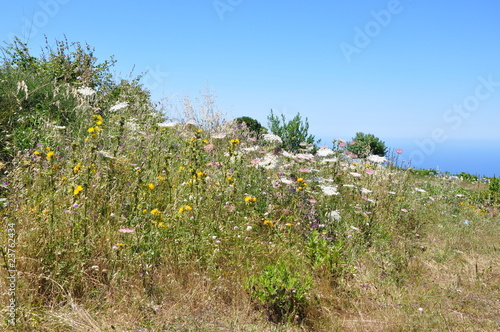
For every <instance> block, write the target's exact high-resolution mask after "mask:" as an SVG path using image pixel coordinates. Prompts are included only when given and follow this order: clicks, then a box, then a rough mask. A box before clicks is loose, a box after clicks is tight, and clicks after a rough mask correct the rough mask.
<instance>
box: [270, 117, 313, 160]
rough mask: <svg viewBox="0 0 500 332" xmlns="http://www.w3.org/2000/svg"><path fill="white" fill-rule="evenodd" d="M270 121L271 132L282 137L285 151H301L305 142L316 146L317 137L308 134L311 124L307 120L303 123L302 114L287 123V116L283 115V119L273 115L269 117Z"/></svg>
mask: <svg viewBox="0 0 500 332" xmlns="http://www.w3.org/2000/svg"><path fill="white" fill-rule="evenodd" d="M267 119H268V121H269V124H268V126H269V130H270V131H271V133H273V134H274V135H277V136H279V137H281V139H282V141H283V146H284V147H285V149H287V150H290V151H296V150H299V149H300V143H302V142H305V143H309V144H315V143H316V141H315V137H314V136H313V135H310V134H309V133H308V131H309V122H308V120H307V118H306V119H305V120H304V121H302V118H301V116H300V113H297V115H296V116H295V117H294V118H293V119H292V120H290V121H286V118H285V115H283V114H281V118H280V117H278V116H276V115H274V114H273V110H271V114H270V115H269V116H268V117H267Z"/></svg>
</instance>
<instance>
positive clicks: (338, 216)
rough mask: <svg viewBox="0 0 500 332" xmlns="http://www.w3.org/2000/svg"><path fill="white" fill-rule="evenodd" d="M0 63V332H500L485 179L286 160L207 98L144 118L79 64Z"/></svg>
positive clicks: (147, 111) (51, 56) (102, 69)
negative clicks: (0, 330) (1, 331)
mask: <svg viewBox="0 0 500 332" xmlns="http://www.w3.org/2000/svg"><path fill="white" fill-rule="evenodd" d="M8 50H10V53H9V52H7V55H6V57H5V59H4V65H3V67H2V69H1V71H0V75H1V76H0V89H1V93H2V94H1V95H2V97H1V98H2V99H1V103H0V104H1V105H2V110H3V111H2V112H3V113H2V114H1V118H0V120H1V121H2V124H3V125H2V137H1V142H0V143H1V144H2V146H1V147H2V160H3V161H2V163H1V164H0V168H1V170H0V172H2V174H1V183H2V184H1V188H0V197H1V205H0V213H1V216H2V219H1V220H2V231H1V233H0V238H1V239H0V243H2V255H3V260H2V265H3V268H2V269H0V271H1V272H0V275H1V281H0V283H1V285H2V287H1V289H2V293H1V294H0V302H1V303H2V304H3V305H2V318H3V319H2V322H0V326H1V327H2V328H6V329H11V330H17V331H115V330H117V331H132V330H134V331H412V330H413V331H433V330H435V331H496V330H499V329H500V319H499V318H498V312H500V286H499V285H500V245H499V243H500V217H499V210H498V206H499V205H498V202H499V200H498V197H499V188H498V187H499V182H498V181H497V179H484V180H482V181H479V180H476V179H466V180H463V179H460V178H457V177H452V176H444V175H439V174H438V175H434V174H426V173H425V172H423V171H415V170H412V169H406V168H401V167H398V163H397V158H396V157H394V158H392V160H391V161H390V162H388V161H384V160H382V159H380V158H371V159H370V158H368V159H366V160H356V161H355V160H353V159H351V157H349V153H346V150H345V146H344V144H343V142H341V141H336V142H334V143H333V147H331V148H329V149H324V148H323V149H319V150H318V151H316V152H315V154H312V153H311V152H312V151H311V149H310V147H308V146H307V145H304V146H303V150H302V151H297V152H295V153H291V152H288V151H285V150H283V149H281V148H280V147H279V142H278V140H277V139H272V137H269V136H267V135H264V136H263V137H260V136H259V138H256V137H254V136H253V135H252V133H251V132H250V131H248V130H246V129H245V128H244V127H242V126H241V125H240V124H237V123H235V122H224V121H222V118H221V117H220V115H219V114H218V113H217V112H216V111H215V110H214V106H213V101H212V100H211V99H210V98H206V99H205V100H204V101H203V102H201V103H199V104H196V103H191V102H190V101H189V100H185V101H184V105H183V108H182V110H181V111H180V112H179V111H177V110H174V109H170V108H159V107H158V106H155V105H153V103H151V101H150V100H149V96H148V93H147V91H144V90H143V89H142V88H141V86H140V84H139V80H131V81H121V82H118V83H117V82H113V80H112V79H111V78H110V77H109V75H108V69H109V67H110V66H111V65H112V63H104V64H97V62H96V59H94V58H93V56H92V50H91V49H89V48H84V47H81V46H80V45H78V44H68V43H60V44H58V45H57V47H56V48H55V49H54V50H49V51H47V54H46V55H45V56H44V57H42V58H33V57H31V56H30V55H29V51H28V50H27V47H26V45H22V44H20V43H18V44H16V45H13V46H12V47H11V48H10V49H8ZM270 138H271V139H270ZM396 155H397V154H396ZM377 159H380V160H377ZM374 161H378V163H377V162H374ZM13 313H15V316H14V314H13ZM14 318H15V319H14ZM13 322H15V325H14V326H13V325H12V324H11V323H13Z"/></svg>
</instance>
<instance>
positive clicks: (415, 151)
mask: <svg viewBox="0 0 500 332" xmlns="http://www.w3.org/2000/svg"><path fill="white" fill-rule="evenodd" d="M0 4H1V5H2V11H1V12H0V33H1V35H2V38H3V40H9V39H10V38H11V37H12V35H18V36H20V37H21V38H22V39H23V40H25V41H26V40H27V41H28V42H29V45H30V46H31V47H32V48H33V50H35V51H36V49H38V48H40V46H43V45H44V36H45V35H46V36H47V37H48V39H49V41H50V42H53V41H54V40H55V39H59V40H60V39H62V38H63V37H64V35H66V37H67V38H68V40H69V41H79V42H88V43H89V44H90V45H91V46H93V47H95V49H96V54H97V56H98V57H99V58H100V59H101V60H102V61H104V60H106V59H108V58H109V56H111V55H114V56H115V58H116V60H118V63H117V65H116V66H115V69H116V71H117V75H119V76H122V77H126V76H127V75H128V74H129V73H130V71H131V70H132V69H133V68H134V73H136V74H139V73H141V72H144V71H147V70H149V74H148V75H146V76H145V78H144V83H145V85H146V87H148V88H150V89H151V91H152V94H153V97H154V98H155V99H160V98H162V97H174V96H184V95H189V96H191V97H193V98H194V97H197V96H199V92H200V91H202V90H204V89H205V88H206V87H207V86H208V87H209V88H210V89H212V90H214V91H215V95H217V105H218V106H219V108H220V109H221V111H223V112H224V113H226V114H227V115H228V117H229V118H234V117H238V116H243V115H247V116H251V117H253V118H255V119H257V120H259V121H260V122H261V123H262V124H264V125H266V124H267V119H266V118H267V115H268V114H269V111H270V110H271V109H273V110H274V112H275V113H278V114H279V113H283V114H285V115H286V116H287V117H289V118H291V117H292V116H294V115H295V114H297V113H298V112H300V114H301V115H302V116H303V117H307V118H308V119H309V123H310V131H311V133H312V134H314V135H316V136H317V137H320V138H325V139H331V138H346V139H349V138H351V137H353V136H354V134H355V133H356V132H358V131H362V132H365V133H372V134H374V135H376V136H378V137H381V138H382V139H383V140H386V142H389V143H390V145H391V146H392V147H394V148H397V147H405V150H406V152H407V153H409V154H408V155H407V156H406V157H407V158H409V159H412V160H414V161H418V160H420V161H421V162H420V164H422V165H433V164H432V160H433V156H434V157H436V154H437V153H444V151H445V149H446V147H447V146H449V145H452V144H458V143H457V142H463V141H468V142H471V141H478V142H479V141H483V142H489V143H487V144H490V145H491V146H490V147H489V149H490V150H489V151H492V149H493V151H495V152H500V151H499V148H498V146H499V144H498V141H500V134H499V131H498V129H497V128H498V124H499V123H500V65H499V59H500V20H498V13H500V2H497V1H492V0H490V1H481V2H477V1H472V0H467V1H460V2H456V1H430V0H427V1H425V0H413V1H412V0H401V1H395V0H389V1H387V0H384V1H365V2H361V1H357V2H354V1H264V0H254V1H249V0H196V1H195V0H182V1H180V0H177V1H174V0H162V1H158V0H155V1H153V0H142V1H138V0H134V1H94V0H87V1H78V0H39V1H0ZM495 141H496V142H495ZM492 142H494V143H492ZM396 145H399V146H396ZM410 152H411V153H410ZM492 158H494V157H490V159H488V160H486V161H485V162H487V163H489V164H492V163H493V164H495V163H496V162H497V159H492ZM495 158H496V157H495ZM472 171H473V170H472ZM497 173H499V172H497Z"/></svg>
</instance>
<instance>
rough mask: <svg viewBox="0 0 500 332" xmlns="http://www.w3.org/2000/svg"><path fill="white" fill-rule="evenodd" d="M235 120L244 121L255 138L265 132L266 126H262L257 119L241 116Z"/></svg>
mask: <svg viewBox="0 0 500 332" xmlns="http://www.w3.org/2000/svg"><path fill="white" fill-rule="evenodd" d="M236 122H237V123H239V124H241V123H244V124H245V125H246V126H247V128H248V130H250V132H252V133H253V134H254V135H255V136H256V137H257V138H259V137H260V136H261V135H262V134H265V133H266V128H264V127H263V126H262V125H261V124H260V122H259V121H257V120H255V119H253V118H251V117H248V116H243V117H240V118H237V119H236Z"/></svg>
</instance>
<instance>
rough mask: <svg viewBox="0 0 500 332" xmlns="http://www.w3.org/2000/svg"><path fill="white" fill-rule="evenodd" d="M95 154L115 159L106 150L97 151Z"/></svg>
mask: <svg viewBox="0 0 500 332" xmlns="http://www.w3.org/2000/svg"><path fill="white" fill-rule="evenodd" d="M97 154H98V155H99V156H101V157H102V158H104V159H115V157H113V155H112V154H110V153H109V152H107V151H97Z"/></svg>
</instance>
